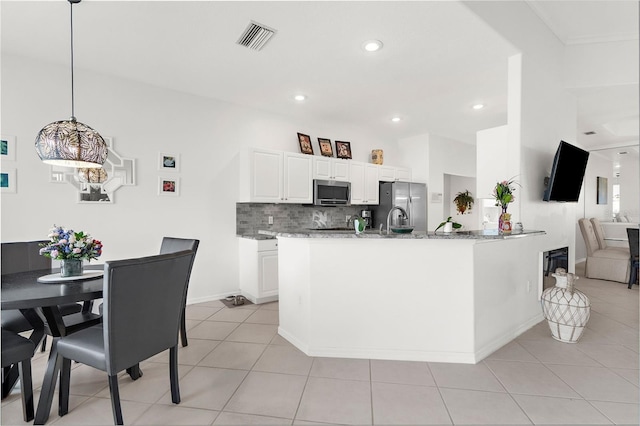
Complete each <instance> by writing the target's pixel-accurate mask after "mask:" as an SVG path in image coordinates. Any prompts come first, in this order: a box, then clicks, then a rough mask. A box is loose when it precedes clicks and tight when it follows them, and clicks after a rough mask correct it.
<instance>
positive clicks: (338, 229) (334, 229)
mask: <svg viewBox="0 0 640 426" xmlns="http://www.w3.org/2000/svg"><path fill="white" fill-rule="evenodd" d="M307 229H308V230H310V231H353V229H352V228H346V227H344V226H342V227H339V228H307Z"/></svg>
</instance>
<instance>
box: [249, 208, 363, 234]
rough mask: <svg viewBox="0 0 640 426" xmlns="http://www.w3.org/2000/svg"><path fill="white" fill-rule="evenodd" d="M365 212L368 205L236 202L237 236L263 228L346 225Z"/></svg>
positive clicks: (253, 232)
mask: <svg viewBox="0 0 640 426" xmlns="http://www.w3.org/2000/svg"><path fill="white" fill-rule="evenodd" d="M363 209H364V206H349V207H320V206H312V205H302V204H264V203H236V234H237V235H246V234H255V233H257V232H258V230H260V229H283V228H284V229H293V228H321V227H328V228H333V227H338V226H346V221H345V218H346V216H347V215H349V216H353V215H356V214H360V212H361V211H362V210H363ZM269 216H272V217H273V225H269Z"/></svg>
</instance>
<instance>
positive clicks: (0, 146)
mask: <svg viewBox="0 0 640 426" xmlns="http://www.w3.org/2000/svg"><path fill="white" fill-rule="evenodd" d="M0 158H1V159H2V162H3V163H4V162H5V161H16V137H15V136H9V135H2V136H0Z"/></svg>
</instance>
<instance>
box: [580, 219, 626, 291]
mask: <svg viewBox="0 0 640 426" xmlns="http://www.w3.org/2000/svg"><path fill="white" fill-rule="evenodd" d="M578 224H579V225H580V232H582V238H584V243H585V246H586V248H587V263H586V267H585V275H586V277H587V278H595V279H600V280H608V281H617V282H621V283H625V284H626V283H628V282H629V250H628V249H621V248H620V247H607V246H606V245H605V248H601V247H600V244H599V242H598V237H597V235H596V231H595V229H594V226H593V223H592V221H591V220H589V219H587V218H582V219H579V220H578ZM603 235H604V234H603ZM602 240H603V241H604V238H603V239H602ZM605 244H606V243H605Z"/></svg>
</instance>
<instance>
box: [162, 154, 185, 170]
mask: <svg viewBox="0 0 640 426" xmlns="http://www.w3.org/2000/svg"><path fill="white" fill-rule="evenodd" d="M158 170H160V171H163V172H179V171H180V154H171V153H168V152H161V153H160V154H158Z"/></svg>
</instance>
